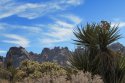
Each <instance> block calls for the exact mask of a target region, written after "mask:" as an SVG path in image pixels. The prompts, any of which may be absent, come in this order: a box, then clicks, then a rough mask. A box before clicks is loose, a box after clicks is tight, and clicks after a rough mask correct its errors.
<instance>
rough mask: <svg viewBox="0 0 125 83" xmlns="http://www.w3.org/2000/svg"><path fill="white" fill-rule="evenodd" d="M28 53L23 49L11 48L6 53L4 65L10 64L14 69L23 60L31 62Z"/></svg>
mask: <svg viewBox="0 0 125 83" xmlns="http://www.w3.org/2000/svg"><path fill="white" fill-rule="evenodd" d="M31 59H32V58H31V57H30V55H29V53H28V52H27V51H26V50H25V48H23V47H11V48H10V49H9V51H8V52H7V55H6V59H5V63H6V64H7V63H10V62H11V63H12V65H13V66H14V67H18V66H19V64H20V62H22V61H23V60H31Z"/></svg>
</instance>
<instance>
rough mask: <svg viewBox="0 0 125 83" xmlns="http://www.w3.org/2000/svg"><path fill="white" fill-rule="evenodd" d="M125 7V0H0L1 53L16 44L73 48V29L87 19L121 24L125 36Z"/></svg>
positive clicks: (37, 48)
mask: <svg viewBox="0 0 125 83" xmlns="http://www.w3.org/2000/svg"><path fill="white" fill-rule="evenodd" d="M124 10H125V1H124V0H0V55H3V56H5V54H6V52H7V51H8V50H9V48H10V47H12V46H23V47H25V48H26V49H27V50H28V51H33V52H37V53H40V52H41V51H42V49H43V48H44V47H49V48H53V47H54V46H61V47H62V46H63V47H65V46H67V47H69V48H70V49H71V50H73V49H74V48H75V47H76V46H75V45H74V44H72V43H73V41H72V39H74V38H75V37H74V36H73V33H72V30H73V29H74V28H75V27H76V26H77V25H80V24H83V25H85V24H86V23H87V22H90V23H91V22H99V21H101V20H107V21H109V22H112V25H114V24H119V28H120V33H121V34H122V37H125V33H124V32H125V11H124ZM119 42H121V43H122V44H124V42H125V38H122V39H120V40H119ZM124 45H125V44H124Z"/></svg>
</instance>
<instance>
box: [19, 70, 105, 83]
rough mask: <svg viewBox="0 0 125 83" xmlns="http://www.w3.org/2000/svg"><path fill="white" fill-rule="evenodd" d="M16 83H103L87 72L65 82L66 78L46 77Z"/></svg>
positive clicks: (96, 76)
mask: <svg viewBox="0 0 125 83" xmlns="http://www.w3.org/2000/svg"><path fill="white" fill-rule="evenodd" d="M18 83H103V80H102V79H101V77H100V76H98V75H95V76H93V77H92V75H91V74H90V73H89V72H86V73H83V72H78V74H76V75H72V76H71V80H67V79H66V76H58V77H56V76H50V75H46V76H44V77H42V78H39V79H28V78H27V79H25V80H23V81H22V82H18Z"/></svg>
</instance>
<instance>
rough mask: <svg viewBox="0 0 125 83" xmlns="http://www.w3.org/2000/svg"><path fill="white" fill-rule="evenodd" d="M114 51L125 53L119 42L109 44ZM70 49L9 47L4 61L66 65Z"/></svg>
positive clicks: (78, 49) (80, 49) (17, 64)
mask: <svg viewBox="0 0 125 83" xmlns="http://www.w3.org/2000/svg"><path fill="white" fill-rule="evenodd" d="M109 48H111V49H112V50H114V51H119V52H122V53H123V54H125V46H123V45H122V44H120V43H114V44H112V45H110V46H109ZM82 50H84V48H81V47H78V48H77V49H75V51H82ZM70 53H71V51H70V50H69V49H68V48H67V47H62V48H61V47H54V48H53V49H50V48H44V49H43V50H42V52H41V53H40V54H37V53H33V52H27V51H26V49H25V48H23V47H11V48H10V49H9V51H8V52H7V55H6V59H5V63H7V62H11V61H12V65H13V66H14V67H18V66H19V64H20V62H22V61H23V60H33V61H38V62H44V61H52V62H57V63H59V64H60V65H66V63H67V56H68V55H70Z"/></svg>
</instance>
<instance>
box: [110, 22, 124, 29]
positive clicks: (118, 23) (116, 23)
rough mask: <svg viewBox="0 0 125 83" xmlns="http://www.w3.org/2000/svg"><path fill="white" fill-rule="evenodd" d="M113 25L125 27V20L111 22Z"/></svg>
mask: <svg viewBox="0 0 125 83" xmlns="http://www.w3.org/2000/svg"><path fill="white" fill-rule="evenodd" d="M111 26H112V27H113V26H118V27H120V28H123V27H125V22H124V21H119V22H112V23H111Z"/></svg>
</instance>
